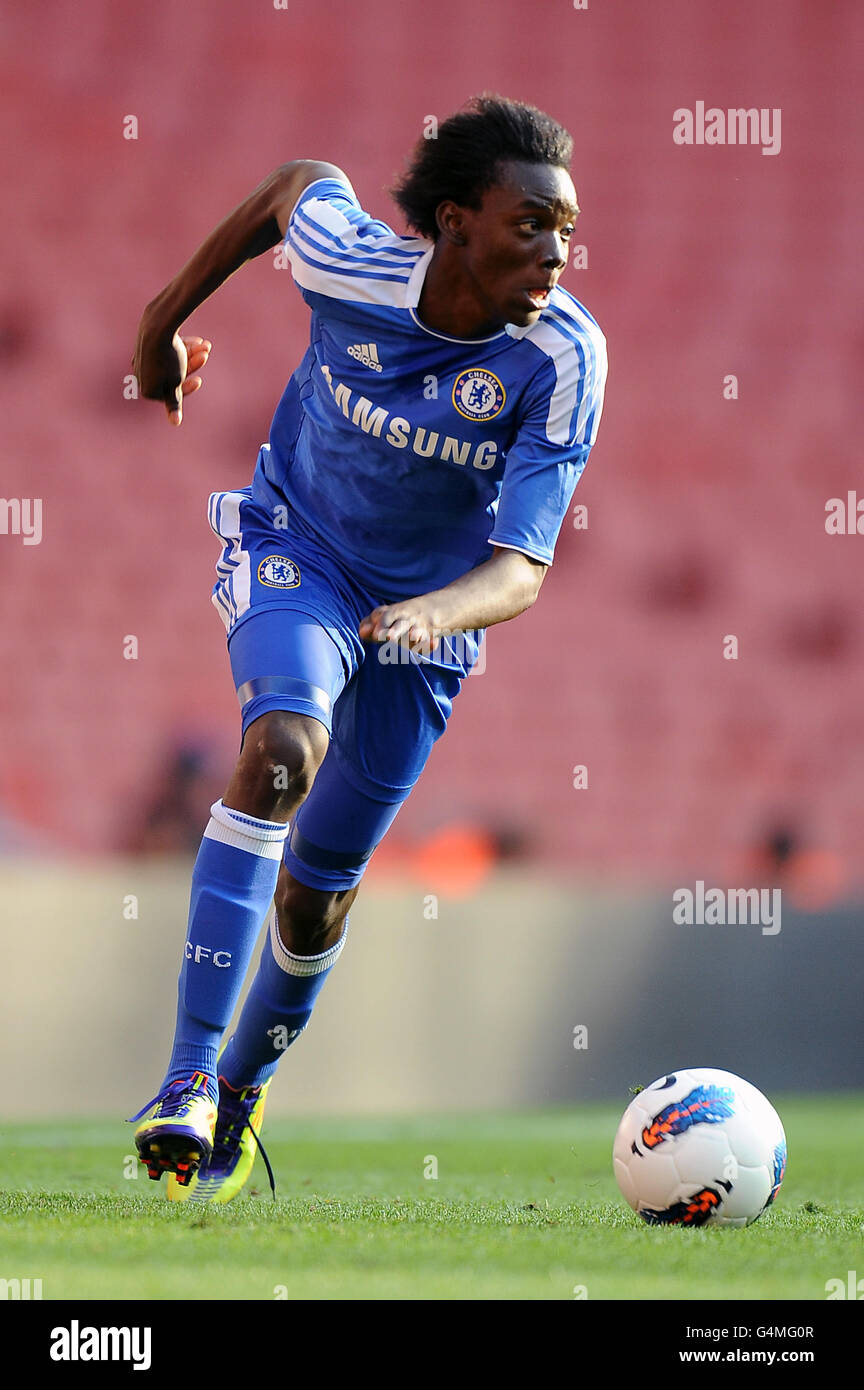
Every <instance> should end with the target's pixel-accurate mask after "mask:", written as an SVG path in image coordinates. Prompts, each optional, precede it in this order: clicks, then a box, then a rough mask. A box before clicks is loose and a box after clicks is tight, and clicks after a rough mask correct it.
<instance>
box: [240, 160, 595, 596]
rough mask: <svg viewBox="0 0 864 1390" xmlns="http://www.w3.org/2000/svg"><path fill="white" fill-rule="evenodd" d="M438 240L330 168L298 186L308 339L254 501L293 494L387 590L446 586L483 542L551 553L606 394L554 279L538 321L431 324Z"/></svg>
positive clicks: (579, 323) (298, 257) (291, 253)
mask: <svg viewBox="0 0 864 1390" xmlns="http://www.w3.org/2000/svg"><path fill="white" fill-rule="evenodd" d="M433 250H434V247H433V244H432V243H431V242H429V241H426V240H424V239H422V238H419V237H412V236H400V235H398V234H397V233H395V232H393V231H392V230H391V228H390V227H388V226H387V225H386V223H384V222H379V221H376V220H375V219H374V218H372V217H370V216H369V214H368V213H367V212H364V210H363V209H362V208H361V207H360V205H359V204H358V202H357V200H356V198H355V197H354V195H353V193H352V192H351V190H350V189H349V188H348V187H347V186H346V185H345V184H344V183H342V182H341V181H339V180H337V179H329V178H327V179H318V180H317V181H316V182H315V183H312V184H310V185H309V186H308V187H307V188H306V189H305V190H304V192H303V193H302V195H301V197H300V198H299V200H298V202H297V204H296V206H295V208H294V210H293V212H292V215H291V218H290V222H289V226H288V229H287V232H286V236H285V251H286V254H287V257H288V259H289V261H290V265H291V270H292V273H293V276H294V279H295V281H296V283H297V284H298V286H299V287H300V290H301V292H302V295H303V298H304V299H305V301H306V303H307V304H308V305H309V307H310V309H311V310H312V326H311V339H310V344H309V348H308V351H307V352H306V355H305V356H304V358H303V361H302V362H301V364H300V366H299V367H298V368H297V370H296V371H295V372H294V374H293V376H292V377H291V379H290V381H289V383H288V386H287V388H286V390H285V393H284V395H283V396H282V399H281V401H280V402H279V405H278V407H277V410H276V414H275V416H274V418H273V422H272V425H271V429H270V437H269V443H268V444H266V445H265V446H264V447H263V448H262V450H261V453H260V455H259V460H258V467H257V469H256V472H255V479H254V482H253V496H255V498H256V500H257V501H259V502H261V503H262V504H263V505H265V506H266V507H268V509H275V508H276V507H278V506H280V505H281V506H283V507H284V506H285V504H286V503H287V504H288V506H289V508H291V509H293V511H294V512H295V513H297V514H299V517H300V518H302V520H303V522H305V523H306V525H307V526H308V528H310V529H311V531H313V532H314V533H315V534H316V535H317V536H318V538H319V540H320V542H321V543H322V545H323V546H325V547H327V548H328V549H329V550H330V551H331V552H332V553H333V554H334V555H335V556H337V557H338V558H339V560H340V562H341V563H342V564H343V565H344V566H345V568H346V569H348V570H349V571H350V572H351V573H352V574H354V575H355V576H356V577H357V579H358V580H360V581H361V582H362V583H363V584H365V585H367V586H368V587H369V588H370V589H372V590H373V591H374V592H376V593H380V594H381V598H382V601H391V600H395V599H399V598H407V597H410V596H413V595H415V594H422V593H427V592H429V591H430V590H433V589H437V588H440V587H441V586H442V585H444V584H447V583H449V582H450V581H451V580H453V579H455V578H457V577H458V576H459V575H461V574H464V573H465V572H466V571H467V570H469V569H472V568H473V567H474V566H476V565H477V564H479V563H480V562H481V561H482V560H484V559H486V558H488V555H489V548H488V547H489V545H495V546H504V547H509V548H510V549H514V550H520V551H523V552H524V553H525V554H526V555H531V556H533V557H535V558H536V559H538V560H542V561H544V562H545V563H547V564H549V563H551V561H552V558H553V551H554V547H555V542H556V539H557V536H558V532H559V530H560V528H561V524H562V522H563V519H564V517H565V515H566V513H567V509H568V506H569V503H570V498H571V496H572V493H573V489H574V487H575V486H576V483H577V481H578V479H579V477H580V475H581V473H582V470H583V469H584V467H585V463H586V460H587V458H588V454H589V452H590V450H591V447H592V445H593V443H594V440H595V438H596V435H597V428H598V425H599V423H600V412H601V409H602V404H603V391H604V386H605V380H606V343H605V339H604V337H603V334H602V333H601V332H600V329H599V328H598V326H597V324H596V322H595V320H594V319H593V318H592V317H591V315H590V314H589V313H588V312H587V310H585V309H584V308H583V307H582V305H581V304H580V303H579V302H578V301H577V300H576V299H574V298H573V296H572V295H570V294H568V293H567V291H566V290H563V289H561V288H560V287H556V288H555V290H554V291H553V292H552V294H551V295H550V299H549V304H548V307H547V308H545V309H544V310H543V311H542V312H541V314H540V316H539V318H538V320H537V322H536V323H535V324H534V326H533V327H530V328H520V327H517V326H516V325H514V324H508V325H506V327H505V328H503V329H502V330H501V331H500V332H498V333H493V334H492V335H491V336H490V337H488V338H472V339H465V338H452V337H448V336H447V335H446V334H443V333H437V332H435V331H434V330H433V329H431V328H427V327H426V326H425V324H423V323H422V322H421V321H420V319H419V318H418V316H417V304H418V302H419V299H420V293H421V290H422V287H423V279H424V276H425V274H426V269H427V267H428V265H429V262H430V260H431V257H432V253H433Z"/></svg>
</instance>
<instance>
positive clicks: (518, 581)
mask: <svg viewBox="0 0 864 1390" xmlns="http://www.w3.org/2000/svg"><path fill="white" fill-rule="evenodd" d="M548 568H549V567H548V565H546V564H544V563H543V562H542V561H541V560H535V559H533V558H532V557H531V556H530V555H525V554H523V552H522V551H521V550H505V549H503V548H502V547H500V546H496V547H495V548H494V549H493V551H492V556H491V558H490V559H488V560H485V561H484V562H483V564H482V565H478V566H477V568H476V569H473V570H469V571H468V573H467V574H463V575H461V576H460V578H459V579H454V580H453V581H452V583H450V584H446V585H445V586H444V588H443V589H436V590H434V591H433V592H432V593H429V594H421V595H420V596H419V597H418V598H412V599H407V600H406V601H405V602H404V603H391V604H388V605H386V607H381V608H376V609H374V610H373V611H372V612H371V613H370V614H369V615H368V617H366V618H364V619H363V621H362V622H361V624H360V628H359V632H360V637H361V638H362V640H363V641H364V642H404V644H405V645H406V646H408V647H411V648H412V649H415V650H417V651H431V650H434V647H435V646H436V645H437V640H438V636H439V635H440V634H441V633H446V632H463V631H465V630H466V629H468V630H470V629H474V628H481V627H492V626H493V625H494V624H495V623H506V622H508V621H509V619H510V618H518V616H519V614H520V613H524V612H525V610H526V608H530V607H531V605H532V604H533V603H534V602H535V600H536V598H537V595H538V594H539V592H540V586H541V584H542V583H543V580H544V578H545V577H546V571H547V569H548Z"/></svg>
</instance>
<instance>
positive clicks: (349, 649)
mask: <svg viewBox="0 0 864 1390" xmlns="http://www.w3.org/2000/svg"><path fill="white" fill-rule="evenodd" d="M277 510H278V513H279V516H278V523H279V524H278V525H277V524H276V520H275V519H274V514H273V513H272V512H271V511H269V510H268V509H267V508H266V507H264V506H262V505H260V504H259V503H258V502H257V501H255V500H253V496H252V488H251V487H249V488H242V489H240V490H239V491H236V492H216V493H213V495H212V496H211V498H210V503H209V519H210V525H211V528H212V529H213V531H214V532H215V534H216V535H217V536H218V537H219V539H220V540H221V542H222V546H223V549H222V553H221V555H220V557H219V560H218V561H217V564H216V574H217V582H216V585H215V587H214V589H213V598H212V601H213V604H214V606H215V607H216V609H217V611H218V613H219V614H220V616H221V618H222V620H223V622H224V624H225V627H226V630H227V634H228V654H229V657H230V661H231V671H232V674H233V677H234V684H235V687H236V690H237V698H238V700H239V702H240V709H241V715H242V733H243V737H244V738H245V735H246V731H247V729H248V728H249V726H250V724H252V723H253V722H254V721H255V720H256V719H258V718H259V717H260V716H261V715H262V714H266V713H267V712H268V711H269V710H294V711H295V712H297V713H298V714H305V715H310V716H311V717H312V718H314V719H317V720H319V721H320V722H321V723H322V724H323V725H324V726H325V728H326V729H327V731H328V733H329V734H330V744H329V747H328V749H327V753H326V754H325V757H324V761H323V762H322V764H321V767H320V768H319V769H318V773H317V775H316V777H315V781H314V782H313V784H312V788H311V790H310V792H309V795H308V796H307V797H306V800H305V801H304V802H303V804H302V806H301V807H300V809H299V811H298V812H297V814H296V815H295V817H294V821H293V824H292V828H291V834H290V836H289V839H288V843H287V844H286V847H285V855H284V858H285V863H286V865H287V867H288V870H289V871H290V873H291V874H292V875H293V876H294V877H295V878H297V879H299V881H300V882H301V883H305V884H307V885H308V886H309V887H311V888H321V889H325V890H327V891H333V890H341V889H345V888H353V887H354V886H355V884H357V883H359V882H360V879H361V878H362V876H363V873H364V871H365V869H366V865H367V864H368V862H369V859H370V858H371V856H372V854H373V852H374V850H375V849H376V847H377V846H378V845H379V844H380V843H381V840H382V839H383V838H384V836H385V834H386V833H387V831H388V830H389V828H390V826H391V825H392V823H393V821H394V819H395V817H396V814H397V812H398V810H399V807H400V806H401V805H402V803H403V802H404V801H405V799H406V798H407V797H408V795H409V793H410V792H411V789H412V787H413V786H414V783H415V782H416V781H417V778H418V777H419V776H420V773H421V772H422V771H423V768H424V767H425V765H426V760H427V758H428V757H429V754H430V752H431V750H432V745H433V744H434V743H435V741H436V739H438V738H440V736H441V734H443V732H444V730H445V728H446V726H447V720H448V718H449V716H450V712H451V709H452V706H453V700H454V699H455V697H456V695H457V694H458V692H459V689H460V687H461V683H462V681H463V680H464V679H465V677H466V676H467V675H468V674H469V673H470V670H471V667H472V666H473V665H474V663H475V662H476V660H477V656H478V654H479V650H480V643H481V641H482V638H483V633H482V632H480V631H478V632H466V633H457V634H453V635H452V636H449V637H444V638H442V639H441V643H440V645H439V647H438V648H437V649H436V651H435V652H433V653H432V655H431V656H430V657H425V656H423V657H421V656H418V655H417V654H416V653H413V652H408V651H407V650H406V649H404V648H402V647H399V646H398V645H396V644H394V643H383V644H382V643H377V642H370V643H364V642H361V640H360V638H359V636H358V635H357V628H358V626H359V624H360V621H361V619H362V618H364V617H366V615H367V614H368V613H370V612H371V611H372V609H373V608H376V607H378V606H379V605H380V604H382V603H385V602H389V601H391V600H388V599H386V598H383V597H382V596H380V595H376V594H373V593H371V592H370V591H369V590H368V589H366V588H365V587H364V586H363V585H362V584H359V583H358V582H357V581H356V580H355V579H354V578H353V577H352V575H351V574H350V572H349V571H348V570H347V569H346V568H345V566H344V565H343V564H342V563H341V562H340V560H339V559H338V557H336V556H334V555H333V554H331V553H330V552H329V551H327V550H325V548H324V547H323V546H322V544H321V542H320V540H319V539H318V537H317V536H316V534H315V532H314V531H313V530H312V528H311V527H310V526H309V525H308V523H306V522H305V521H304V520H303V518H302V517H300V516H299V515H298V514H297V513H296V512H294V511H293V510H292V509H291V508H290V507H289V506H288V505H287V504H286V505H285V506H284V507H280V508H278V509H277Z"/></svg>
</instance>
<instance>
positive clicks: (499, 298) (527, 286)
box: [463, 161, 579, 328]
mask: <svg viewBox="0 0 864 1390" xmlns="http://www.w3.org/2000/svg"><path fill="white" fill-rule="evenodd" d="M463 215H464V219H465V221H464V233H465V238H466V245H465V261H464V263H463V264H464V267H465V270H466V271H467V273H468V274H469V276H470V277H471V280H472V282H473V286H472V287H473V290H474V293H475V295H476V296H477V298H478V300H479V301H480V303H482V304H483V307H484V309H486V310H487V311H488V313H489V321H490V323H491V322H494V323H496V324H498V325H499V326H503V325H504V324H505V323H513V324H516V325H518V326H519V327H520V328H525V327H531V326H532V325H533V324H535V323H536V322H537V319H538V318H539V316H540V311H541V310H542V309H545V307H546V305H547V304H548V302H549V294H550V291H551V290H552V288H553V287H554V286H555V285H556V284H557V282H558V277H559V276H560V274H561V272H562V270H563V269H564V267H565V265H566V264H567V244H568V242H569V240H570V237H571V235H572V233H573V224H574V221H575V219H576V217H577V216H578V215H579V207H578V204H577V202H576V190H575V189H574V187H573V182H572V180H571V178H570V175H569V174H568V173H567V170H566V169H561V168H559V167H558V166H557V165H550V164H523V163H516V162H515V161H514V162H508V163H506V164H502V165H501V170H500V178H499V182H498V183H497V184H495V185H494V187H492V188H490V189H488V190H487V192H486V193H485V194H484V196H483V202H482V205H481V207H480V209H479V211H477V212H474V211H472V210H471V209H464V210H463Z"/></svg>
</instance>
